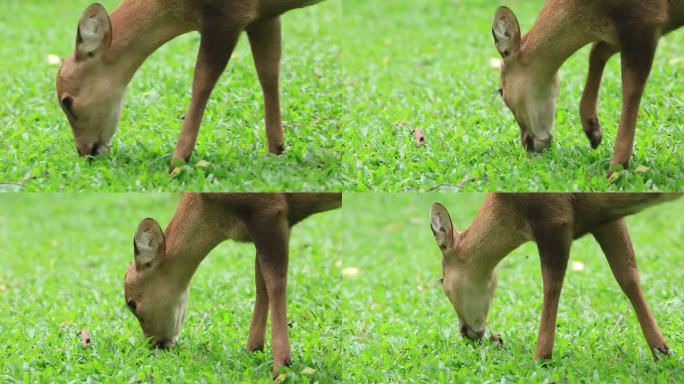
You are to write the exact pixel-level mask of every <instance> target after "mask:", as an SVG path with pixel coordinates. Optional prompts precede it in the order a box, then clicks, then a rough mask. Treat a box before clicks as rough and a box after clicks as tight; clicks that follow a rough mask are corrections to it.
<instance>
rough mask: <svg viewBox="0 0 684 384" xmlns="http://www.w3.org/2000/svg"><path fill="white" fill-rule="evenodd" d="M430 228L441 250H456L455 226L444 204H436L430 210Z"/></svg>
mask: <svg viewBox="0 0 684 384" xmlns="http://www.w3.org/2000/svg"><path fill="white" fill-rule="evenodd" d="M430 227H431V228H432V234H433V235H434V236H435V241H437V245H438V246H439V249H441V250H442V251H445V250H449V249H453V248H454V246H455V245H456V244H455V243H454V238H455V236H454V226H453V224H452V223H451V217H450V216H449V212H448V211H447V209H446V208H444V206H443V205H442V204H439V203H434V204H433V205H432V208H430Z"/></svg>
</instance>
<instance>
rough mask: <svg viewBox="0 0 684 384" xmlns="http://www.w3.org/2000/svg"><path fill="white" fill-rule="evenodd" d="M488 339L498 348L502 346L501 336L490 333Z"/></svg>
mask: <svg viewBox="0 0 684 384" xmlns="http://www.w3.org/2000/svg"><path fill="white" fill-rule="evenodd" d="M489 338H490V339H491V340H492V341H495V342H496V343H497V344H498V345H499V348H502V347H503V346H504V341H503V339H502V338H501V336H499V335H497V334H496V333H494V332H492V334H491V335H490V336H489Z"/></svg>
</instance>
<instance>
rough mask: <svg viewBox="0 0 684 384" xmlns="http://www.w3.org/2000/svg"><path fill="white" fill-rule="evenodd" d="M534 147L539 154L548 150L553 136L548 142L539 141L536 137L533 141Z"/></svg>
mask: <svg viewBox="0 0 684 384" xmlns="http://www.w3.org/2000/svg"><path fill="white" fill-rule="evenodd" d="M532 146H533V148H534V151H535V152H537V153H541V152H543V151H544V150H545V149H546V148H548V147H550V146H551V136H549V138H548V139H546V140H541V139H537V138H536V137H535V138H534V139H533V140H532Z"/></svg>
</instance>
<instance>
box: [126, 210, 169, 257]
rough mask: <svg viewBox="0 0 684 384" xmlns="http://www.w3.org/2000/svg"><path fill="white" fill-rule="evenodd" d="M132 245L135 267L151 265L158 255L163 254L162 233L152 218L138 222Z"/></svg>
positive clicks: (163, 241) (163, 242)
mask: <svg viewBox="0 0 684 384" xmlns="http://www.w3.org/2000/svg"><path fill="white" fill-rule="evenodd" d="M133 246H134V256H135V265H136V267H137V268H140V267H141V266H147V265H151V264H152V263H153V262H154V261H156V260H157V258H158V257H161V256H163V255H164V251H165V240H164V233H163V232H162V230H161V228H160V227H159V224H158V223H157V222H156V221H155V220H154V219H145V220H143V221H141V222H140V224H139V225H138V230H137V231H136V232H135V237H134V238H133Z"/></svg>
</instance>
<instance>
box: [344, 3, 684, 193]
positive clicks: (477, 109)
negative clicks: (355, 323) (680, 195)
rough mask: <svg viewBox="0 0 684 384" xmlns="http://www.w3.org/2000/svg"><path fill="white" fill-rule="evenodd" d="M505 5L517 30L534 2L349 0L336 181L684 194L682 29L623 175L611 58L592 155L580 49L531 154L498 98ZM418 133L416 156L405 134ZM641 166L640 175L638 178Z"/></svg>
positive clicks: (669, 39)
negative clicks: (542, 140) (547, 135)
mask: <svg viewBox="0 0 684 384" xmlns="http://www.w3.org/2000/svg"><path fill="white" fill-rule="evenodd" d="M498 3H502V4H506V5H508V6H509V7H511V8H512V9H513V10H514V11H515V12H516V14H517V15H518V18H519V20H520V23H521V28H522V30H523V31H527V30H529V29H530V27H531V26H532V24H533V23H534V20H535V19H536V17H537V15H538V14H539V11H540V9H541V6H542V1H541V0H535V1H506V2H492V1H486V0H467V1H458V0H432V1H405V0H386V1H364V0H346V1H345V3H344V14H343V18H342V25H343V28H342V29H341V31H342V46H343V48H344V56H343V63H342V68H343V79H344V82H345V84H346V90H347V91H346V97H347V105H346V108H347V109H348V110H349V113H347V114H346V115H345V117H344V118H343V122H342V127H343V130H344V136H345V140H346V141H347V145H348V147H349V148H351V149H352V150H346V151H343V153H342V164H343V167H344V170H343V174H344V177H345V183H346V184H347V185H349V186H350V187H351V188H353V189H354V190H357V191H364V190H376V191H377V190H381V191H405V190H422V191H425V190H431V189H437V190H452V191H459V190H466V191H483V190H487V191H492V190H505V191H537V190H539V191H541V190H556V191H590V190H591V191H604V190H611V191H612V190H627V191H650V190H670V191H681V190H682V189H683V188H684V166H683V165H682V164H684V162H683V160H684V150H683V149H682V143H683V142H684V132H683V131H682V126H684V112H683V111H684V98H682V95H683V94H684V61H683V59H684V31H681V30H680V31H675V32H673V33H672V34H670V35H668V36H666V37H664V38H662V39H661V41H660V45H659V48H658V53H657V55H656V59H655V63H654V67H653V71H652V72H651V77H650V80H649V83H648V87H647V90H646V94H645V97H644V99H643V101H642V108H641V111H640V119H639V122H638V125H637V130H636V141H635V147H634V156H633V158H632V161H631V165H630V168H629V170H628V171H627V172H623V173H622V175H621V177H620V178H619V179H618V180H616V181H614V182H612V183H609V182H608V181H607V179H606V172H607V169H608V165H609V162H610V158H611V155H612V151H613V145H614V144H615V135H616V130H617V124H618V120H619V116H620V109H621V105H622V101H621V100H622V97H621V81H620V70H619V67H620V64H619V63H620V60H619V58H618V57H615V58H613V59H612V60H611V62H610V63H609V65H608V67H607V70H606V73H605V77H604V82H603V86H602V89H601V101H600V106H599V117H600V119H601V121H602V124H603V131H604V138H603V143H602V144H601V146H600V147H599V148H598V149H597V150H592V149H591V148H590V146H589V142H588V140H587V139H586V137H585V135H584V132H583V131H582V127H581V123H580V120H579V98H580V96H581V94H582V89H583V86H584V81H585V77H586V71H587V58H588V47H586V48H583V49H582V50H580V51H579V52H577V53H576V54H575V55H574V56H573V57H572V58H571V59H570V60H569V61H568V62H567V63H566V64H565V65H564V66H563V67H562V68H561V71H560V75H561V93H560V99H559V103H558V111H557V113H556V124H555V134H554V144H553V146H552V148H551V150H549V151H546V152H545V153H544V154H543V155H530V154H528V153H526V151H525V150H524V149H523V148H522V147H521V146H520V144H519V138H518V134H519V129H518V127H517V125H516V123H515V120H514V118H513V115H512V114H511V113H510V111H509V110H508V109H507V107H506V106H505V104H504V103H503V100H501V98H500V97H499V96H498V95H497V93H496V90H497V88H499V74H498V69H493V68H490V59H491V58H498V57H499V56H498V53H497V52H496V50H495V48H494V44H493V42H492V35H491V22H492V19H493V16H494V11H495V10H496V7H497V6H498V5H499V4H498ZM415 128H419V129H421V130H422V131H423V133H424V135H425V144H424V145H422V146H417V145H416V144H415V140H414V137H413V130H414V129H415ZM639 166H644V167H647V168H648V170H647V171H646V172H645V173H637V172H635V170H636V168H637V167H639Z"/></svg>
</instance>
